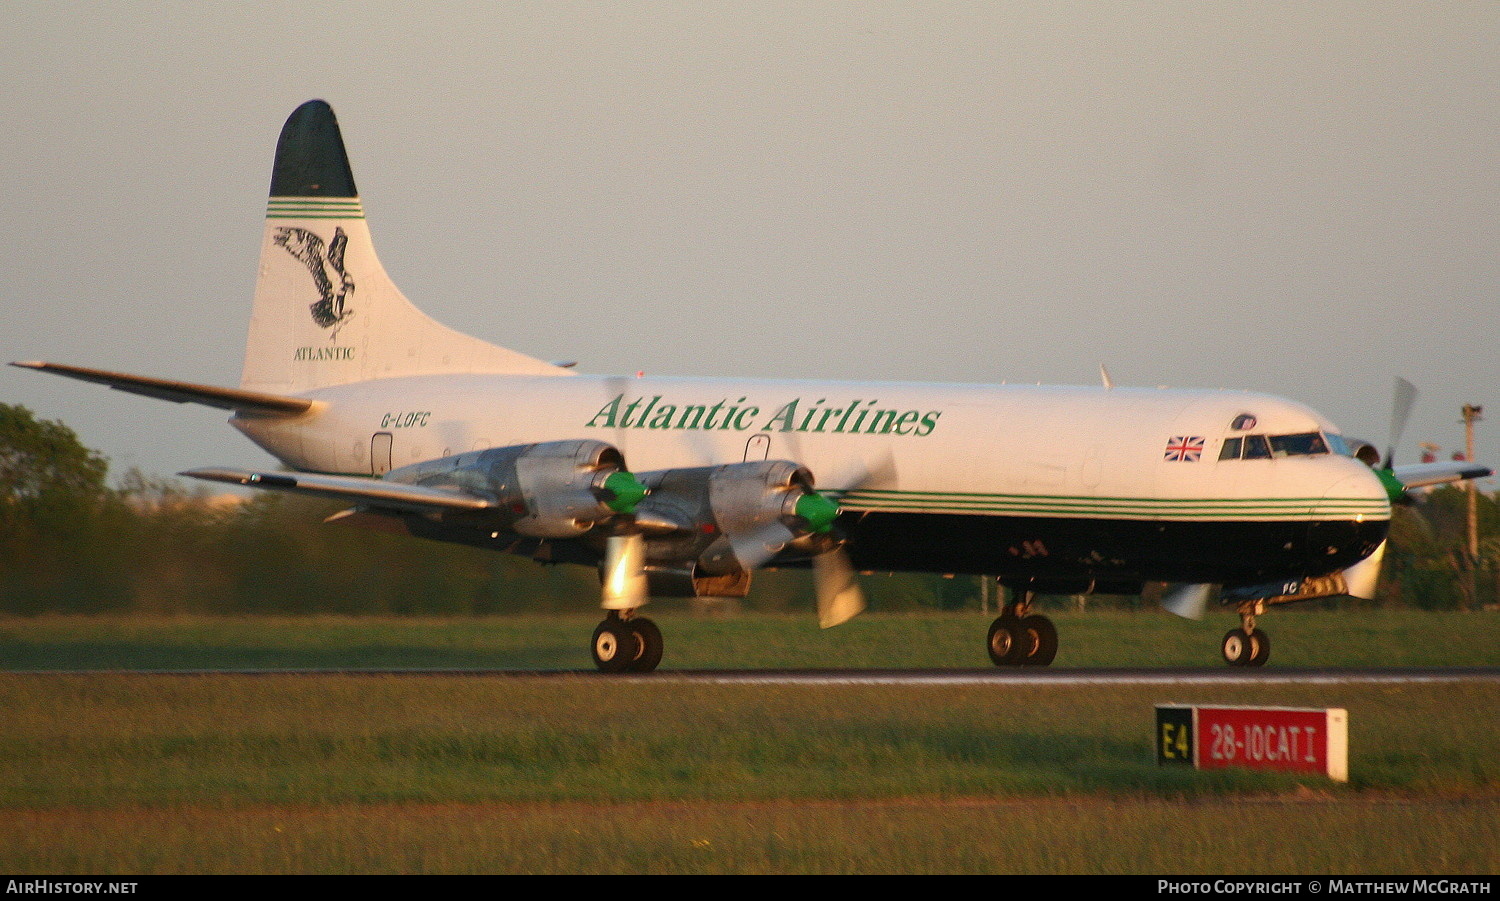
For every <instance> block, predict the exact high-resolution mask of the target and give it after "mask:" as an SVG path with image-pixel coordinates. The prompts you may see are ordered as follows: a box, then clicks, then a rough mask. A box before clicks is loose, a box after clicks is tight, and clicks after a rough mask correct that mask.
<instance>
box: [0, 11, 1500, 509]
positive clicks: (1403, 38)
mask: <svg viewBox="0 0 1500 901" xmlns="http://www.w3.org/2000/svg"><path fill="white" fill-rule="evenodd" d="M5 18H6V31H7V33H8V36H9V38H10V40H9V41H7V44H8V46H7V49H6V52H5V53H4V54H0V83H3V84H4V85H5V90H4V91H0V121H3V123H4V126H5V127H4V128H3V129H0V172H3V173H4V175H3V178H4V181H5V188H6V190H4V191H3V192H0V221H3V222H5V223H6V225H7V228H6V232H7V234H6V236H5V240H4V250H3V251H0V291H3V297H0V305H3V306H0V309H3V313H0V315H3V317H4V318H3V320H0V321H3V326H0V362H4V361H11V360H49V361H53V362H60V363H71V364H76V365H83V366H93V367H97V368H103V369H113V370H120V371H125V372H132V373H138V374H143V375H152V376H158V377H163V378H172V379H180V380H185V381H192V382H201V383H207V384H215V385H230V386H232V385H237V384H238V382H239V376H240V365H241V362H242V358H243V352H244V351H243V347H244V335H245V328H246V324H247V322H248V317H249V305H250V296H251V292H252V290H253V287H254V280H255V268H256V262H257V255H258V253H259V248H260V240H261V231H262V226H263V221H264V215H265V201H266V193H267V188H268V186H269V179H270V171H271V158H272V154H273V151H274V148H275V143H276V138H277V135H278V134H279V132H280V129H281V125H282V123H283V122H284V121H285V119H286V117H287V115H288V114H289V113H290V112H291V111H292V110H293V109H294V108H295V107H296V106H297V105H298V104H300V103H302V102H303V101H305V100H308V99H312V98H315V97H316V98H322V99H325V100H327V101H328V102H329V103H331V104H332V105H333V108H334V110H335V111H336V113H337V115H338V117H339V121H340V124H341V126H342V128H343V132H344V137H345V140H346V142H347V144H348V149H349V155H350V158H351V162H352V165H353V169H354V175H355V180H356V182H357V184H358V186H359V188H360V193H361V195H362V199H363V201H364V209H365V211H366V215H367V218H368V221H369V224H370V228H371V230H372V233H373V235H374V237H375V243H376V247H377V249H378V250H379V253H380V257H381V260H382V262H383V263H384V264H385V268H386V269H387V270H388V271H389V272H390V274H391V275H392V277H393V278H394V280H395V281H396V283H397V284H398V285H400V286H401V288H402V289H403V291H404V293H405V294H406V295H407V296H408V297H410V298H411V299H412V300H413V301H414V302H415V303H416V304H417V305H418V306H420V307H422V308H423V309H424V310H425V311H426V312H428V313H429V314H430V315H432V316H433V317H434V318H436V319H438V320H439V321H442V322H444V323H445V324H447V325H450V326H452V327H454V328H457V329H459V330H461V331H465V332H468V333H471V334H475V335H478V336H480V337H483V338H486V339H488V340H490V341H493V342H495V343H497V344H501V345H504V346H507V347H511V348H513V349H515V350H518V351H521V352H523V353H526V354H529V355H532V356H536V357H540V358H543V359H548V360H576V361H578V368H579V370H580V371H584V372H599V373H634V372H637V371H644V372H646V373H649V374H657V375H722V376H735V377H758V376H766V377H776V378H798V377H806V378H818V379H854V380H859V379H898V380H909V381H924V382H1010V383H1018V382H1022V383H1025V382H1041V383H1051V384H1097V383H1098V382H1099V378H1100V376H1099V368H1100V366H1101V365H1103V366H1105V367H1107V368H1108V371H1109V373H1110V375H1111V377H1112V378H1113V381H1114V382H1115V384H1117V385H1141V386H1155V385H1168V386H1172V387H1203V388H1235V389H1249V390H1255V391H1265V392H1270V393H1273V394H1278V395H1283V396H1286V397H1290V398H1293V399H1295V400H1299V401H1302V402H1304V403H1306V404H1308V405H1310V406H1312V407H1313V408H1315V409H1317V410H1319V411H1320V412H1322V413H1323V414H1325V415H1326V416H1328V417H1330V418H1331V419H1332V420H1333V421H1334V422H1336V423H1338V424H1339V425H1340V426H1341V427H1342V429H1343V430H1344V432H1345V433H1346V434H1349V435H1353V436H1359V437H1362V438H1366V439H1368V440H1371V441H1372V442H1374V443H1376V444H1377V445H1380V446H1382V447H1383V446H1384V445H1385V444H1386V443H1387V441H1388V440H1389V432H1390V419H1391V406H1392V393H1393V388H1392V386H1393V382H1394V379H1395V378H1396V377H1398V376H1400V377H1404V378H1406V379H1409V380H1410V381H1412V382H1413V383H1415V384H1416V385H1417V387H1418V389H1419V390H1420V391H1421V395H1420V397H1419V398H1418V401H1417V406H1416V409H1415V411H1414V413H1413V415H1412V419H1411V423H1410V425H1409V426H1408V428H1407V429H1406V432H1405V435H1404V438H1403V440H1402V442H1401V444H1400V446H1399V447H1398V449H1397V462H1398V463H1399V462H1415V460H1416V459H1417V457H1418V455H1419V454H1420V449H1419V446H1418V444H1419V442H1424V441H1425V442H1431V443H1434V444H1437V445H1440V446H1441V447H1442V448H1443V451H1442V454H1443V456H1445V457H1446V456H1447V455H1448V454H1449V453H1451V452H1452V451H1454V450H1460V449H1462V446H1463V440H1464V433H1463V427H1462V425H1461V424H1460V410H1461V407H1462V406H1463V405H1464V404H1476V405H1486V404H1487V405H1489V406H1490V407H1491V409H1492V410H1493V413H1492V416H1491V419H1492V422H1481V423H1479V425H1478V439H1479V440H1478V453H1477V454H1476V456H1477V457H1478V458H1479V459H1480V460H1481V461H1483V462H1489V463H1492V464H1494V463H1497V462H1500V397H1497V396H1495V395H1496V385H1497V383H1500V378H1497V377H1500V357H1497V353H1496V340H1495V339H1496V337H1497V331H1500V329H1497V322H1496V312H1497V304H1496V295H1497V288H1500V263H1497V252H1500V140H1497V137H1496V136H1497V135H1500V4H1496V3H1493V2H1488V0H1484V2H1471V3H1460V2H1442V0H1439V2H1432V0H1424V2H1405V3H1394V2H1381V0H1358V2H1321V3H1316V4H1309V3H1299V2H1285V3H1278V2H1253V3H1252V2H1244V3H1237V2H1223V3H1211V4H1209V3H1201V2H1155V3H1153V2H1142V3H1098V2H1091V0H1081V2H1052V3H1045V4H1042V3H1034V2H1007V0H990V2H973V3H956V2H923V3H916V2H904V3H888V2H871V3H833V2H821V3H815V2H779V0H758V2H754V3H715V2H700V0H694V2H655V3H644V2H642V3H607V2H589V3H583V2H558V0H546V2H525V0H517V2H508V3H474V4H443V3H431V4H413V3H407V2H366V3H358V4H355V3H319V2H298V3H257V4H242V3H204V4H188V3H172V4H124V3H90V2H81V3H77V4H16V5H13V6H11V7H9V8H8V9H7V11H6V13H5ZM0 402H4V403H10V404H20V405H24V406H26V407H28V408H30V409H31V410H33V411H34V412H36V413H37V414H38V415H39V416H41V417H42V418H46V419H59V420H61V421H63V422H65V423H66V424H67V425H68V426H70V427H71V428H73V429H74V430H75V431H76V432H77V433H78V435H79V437H80V439H81V440H82V441H83V442H84V443H85V444H86V445H88V446H89V447H92V448H95V449H97V450H99V451H100V452H101V453H103V454H104V455H105V456H107V457H108V458H109V459H110V461H111V465H112V469H111V471H112V473H113V474H114V475H115V476H119V475H122V474H123V473H124V472H125V471H126V470H128V469H130V468H132V467H135V468H139V469H140V470H142V471H144V472H145V473H146V474H148V475H152V476H169V475H171V474H172V473H175V472H178V471H181V470H183V469H188V468H192V467H197V466H218V465H228V466H267V465H272V463H273V461H272V460H271V458H270V457H269V456H267V455H266V454H265V453H264V452H263V451H260V450H259V449H258V448H256V447H255V446H254V445H252V444H250V443H249V442H248V440H246V439H245V438H243V437H242V436H241V435H240V434H239V433H238V432H236V431H234V430H233V429H232V428H231V427H229V426H228V425H227V424H226V423H225V414H224V413H223V412H221V411H217V410H212V409H209V408H205V407H196V406H192V405H181V406H179V405H174V404H168V403H163V402H161V401H156V400H151V399H148V398H142V397H136V396H133V395H126V394H122V393H120V392H115V391H109V390H107V389H105V388H103V387H100V386H96V385H89V384H85V383H82V382H75V381H72V380H67V379H61V378H57V377H55V376H48V375H44V374H40V373H36V372H32V371H29V370H22V369H17V368H13V367H8V366H6V367H0ZM1484 484H1485V486H1486V487H1487V488H1490V489H1493V488H1494V487H1495V486H1496V484H1497V483H1496V480H1494V479H1491V480H1488V481H1487V482H1486V483H1484Z"/></svg>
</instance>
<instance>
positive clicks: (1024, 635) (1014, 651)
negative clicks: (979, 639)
mask: <svg viewBox="0 0 1500 901" xmlns="http://www.w3.org/2000/svg"><path fill="white" fill-rule="evenodd" d="M1033 597H1034V595H1033V594H1032V593H1031V592H1029V591H1028V592H1025V593H1024V595H1023V596H1022V599H1021V600H1020V601H1017V602H1016V603H1014V604H1006V605H1005V607H1004V608H1002V612H1001V613H1000V616H999V617H998V618H997V619H996V620H995V621H994V622H993V623H990V639H989V651H990V660H992V661H993V662H994V664H995V665H996V666H1047V665H1048V664H1050V663H1052V660H1053V658H1054V657H1056V656H1057V627H1056V626H1054V625H1053V624H1052V620H1050V619H1048V618H1047V617H1045V616H1042V615H1041V614H1039V613H1032V612H1031V602H1032V598H1033Z"/></svg>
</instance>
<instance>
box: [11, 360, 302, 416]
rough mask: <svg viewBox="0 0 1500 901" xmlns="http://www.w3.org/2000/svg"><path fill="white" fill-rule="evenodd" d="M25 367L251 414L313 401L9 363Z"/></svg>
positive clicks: (282, 412)
mask: <svg viewBox="0 0 1500 901" xmlns="http://www.w3.org/2000/svg"><path fill="white" fill-rule="evenodd" d="M10 365H12V366H21V367H23V368H26V369H35V370H38V371H40V372H51V373H54V374H56V375H65V376H67V377H68V378H70V379H81V380H83V381H85V382H96V383H98V384H100V385H108V386H109V387H111V388H114V389H115V390H117V391H128V392H130V393H131V394H143V395H145V396H146V397H154V398H157V399H158V400H169V401H172V402H173V403H177V404H189V403H191V404H204V405H206V406H210V407H218V408H219V409H221V410H234V411H235V412H237V413H253V414H258V415H261V416H298V415H300V414H302V413H306V412H307V411H308V410H310V409H312V406H313V401H310V400H307V399H306V398H302V397H287V396H286V395H283V394H263V393H261V392H258V391H242V390H240V389H238V388H216V387H214V386H212V385H195V384H193V383H192V382H174V381H169V380H167V379H154V378H149V377H147V376H144V375H127V374H126V373H123V372H107V371H105V370H103V369H86V368H84V367H82V366H65V365H63V364H61V363H39V362H36V361H28V362H24V363H12V364H10Z"/></svg>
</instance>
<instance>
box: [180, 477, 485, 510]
mask: <svg viewBox="0 0 1500 901" xmlns="http://www.w3.org/2000/svg"><path fill="white" fill-rule="evenodd" d="M180 475H184V476H188V477H189V478H194V479H205V480H207V481H210V482H224V483H226V484H229V485H244V486H246V487H249V488H265V489H268V490H271V491H289V492H292V493H295V494H311V495H316V496H318V497H331V498H336V499H338V500H344V501H352V502H354V503H357V504H360V505H362V506H369V507H380V508H384V509H388V510H398V511H402V512H408V513H433V512H442V511H450V510H452V511H468V512H478V511H483V510H493V509H495V508H496V507H497V506H499V501H498V500H496V499H495V498H493V497H486V496H484V495H480V494H476V493H472V492H468V491H462V490H459V489H457V488H438V487H432V486H428V485H408V484H406V483H404V482H391V481H387V480H385V479H365V478H360V477H357V476H325V475H316V474H312V473H305V472H255V471H253V470H247V469H215V468H209V469H191V470H188V471H187V472H184V473H180Z"/></svg>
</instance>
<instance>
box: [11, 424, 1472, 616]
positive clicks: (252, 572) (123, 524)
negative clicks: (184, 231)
mask: <svg viewBox="0 0 1500 901" xmlns="http://www.w3.org/2000/svg"><path fill="white" fill-rule="evenodd" d="M1467 503H1468V500H1467V494H1466V492H1465V490H1463V489H1461V488H1453V487H1445V488H1438V489H1435V490H1433V491H1431V492H1429V493H1428V494H1427V495H1426V496H1425V499H1424V500H1422V501H1421V502H1420V503H1419V504H1416V505H1413V506H1410V507H1398V508H1397V509H1396V511H1395V513H1394V518H1393V522H1392V527H1391V537H1390V545H1389V548H1388V550H1387V553H1386V559H1385V570H1384V575H1383V577H1382V580H1381V591H1380V596H1379V597H1378V598H1377V599H1376V600H1375V601H1373V602H1361V603H1373V604H1376V605H1380V606H1389V607H1419V608H1426V609H1459V608H1466V607H1478V606H1491V605H1494V604H1496V602H1497V600H1500V596H1497V592H1500V578H1497V570H1500V506H1497V503H1496V498H1495V495H1494V494H1491V493H1485V492H1480V493H1479V495H1478V498H1477V509H1478V525H1479V529H1478V534H1479V553H1478V557H1477V559H1474V560H1471V559H1469V554H1468V550H1467V547H1468V545H1467V522H1468V519H1467ZM341 506H343V505H340V504H337V503H335V502H322V501H318V500H314V499H308V498H302V497H297V496H291V495H283V494H275V493H269V492H264V493H257V494H255V495H254V496H251V497H239V496H237V495H236V496H215V495H213V494H211V493H210V492H209V490H208V489H207V488H206V487H202V486H189V485H185V484H183V483H182V482H180V481H178V480H175V479H158V478H153V477H149V476H146V475H144V474H142V473H141V472H139V471H137V470H132V471H130V472H128V473H126V474H124V476H123V477H122V478H120V479H119V480H118V483H117V484H114V485H111V484H110V482H109V464H108V461H107V460H105V459H104V458H103V457H102V456H101V455H100V454H99V453H97V452H96V451H93V450H90V449H89V448H86V447H84V446H83V445H82V444H81V443H80V442H79V440H78V438H77V436H76V435H75V434H74V433H73V431H72V430H71V429H69V428H68V427H67V426H65V425H63V424H62V423H60V422H55V421H47V420H39V419H37V418H36V417H35V416H34V415H33V414H32V412H31V411H30V410H28V409H26V408H25V407H20V406H10V405H6V404H0V613H4V614H11V615H24V616H29V615H38V614H44V613H107V612H110V613H142V614H189V613H191V614H229V613H233V614H249V613H256V614H311V613H325V614H346V615H364V614H387V615H390V614H394V615H488V614H501V613H522V612H525V613H538V612H576V613H585V612H592V611H593V610H595V609H597V605H598V593H599V585H598V579H597V577H596V576H595V574H594V573H593V572H591V571H589V570H588V569H586V568H584V567H577V566H546V565H542V564H539V563H537V562H535V561H531V560H528V559H523V558H519V557H514V556H511V555H507V554H497V553H494V552H488V551H483V550H478V549H473V548H467V547H461V546H457V545H449V544H442V543H437V542H431V541H422V540H418V539H415V538H410V537H405V536H397V535H386V534H382V533H378V532H371V531H367V530H363V529H357V528H349V527H345V526H339V525H330V524H325V523H324V522H323V520H324V519H325V518H326V517H327V516H328V515H330V514H332V513H333V512H335V511H337V510H338V509H340V508H341ZM811 582H812V580H811V577H810V576H809V575H808V574H807V573H806V572H802V571H786V572H758V573H757V574H756V579H755V588H754V589H753V590H752V591H751V593H750V597H749V598H747V599H746V600H745V602H744V606H746V607H748V608H751V609H756V610H763V611H811V609H812V608H813V605H814V600H813V593H812V584H811ZM864 584H865V588H866V591H867V593H868V595H869V597H870V602H871V608H872V609H877V610H887V611H900V610H920V609H979V608H980V606H981V604H984V605H987V606H988V608H989V609H993V608H994V603H995V601H994V592H993V591H990V592H988V593H987V595H988V596H987V597H983V598H982V596H981V587H980V584H979V580H978V579H975V578H968V577H958V578H944V577H942V576H937V575H913V574H903V575H893V576H890V577H885V576H878V577H872V578H867V579H866V580H865V582H864ZM1083 602H1084V601H1083V600H1082V599H1048V603H1052V604H1071V603H1083ZM684 603H685V602H684ZM1086 603H1087V604H1088V605H1089V606H1124V607H1134V606H1138V605H1141V604H1142V603H1143V601H1142V599H1141V598H1139V597H1102V596H1096V597H1091V598H1088V599H1087V601H1086ZM1344 603H1353V601H1349V600H1345V601H1344Z"/></svg>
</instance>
